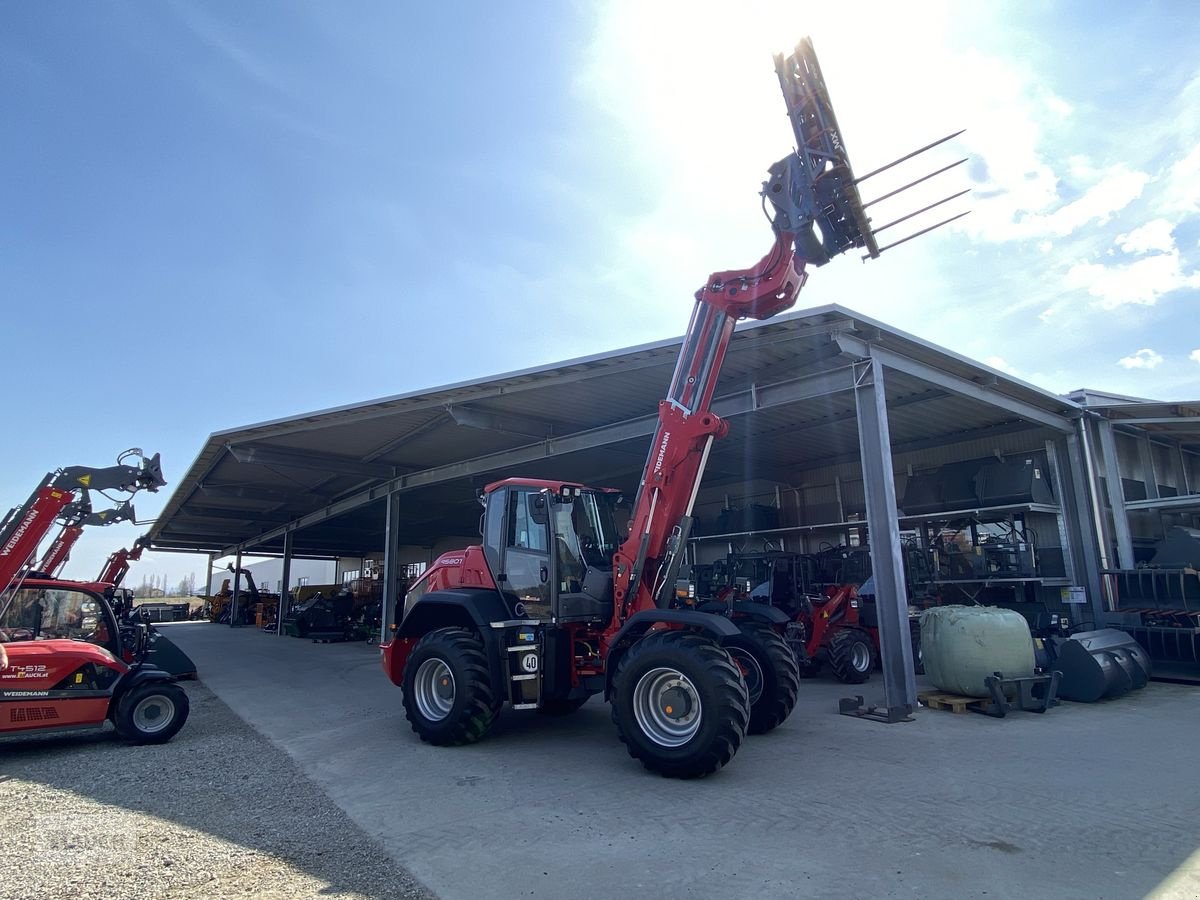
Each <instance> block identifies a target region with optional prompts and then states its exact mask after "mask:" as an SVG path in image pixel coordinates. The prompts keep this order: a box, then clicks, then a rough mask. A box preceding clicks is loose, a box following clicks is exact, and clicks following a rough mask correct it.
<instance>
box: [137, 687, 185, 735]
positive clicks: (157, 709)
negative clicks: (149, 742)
mask: <svg viewBox="0 0 1200 900" xmlns="http://www.w3.org/2000/svg"><path fill="white" fill-rule="evenodd" d="M174 721H175V701H174V700H172V699H171V698H170V697H168V696H166V695H165V694H151V695H150V696H149V697H143V698H142V699H141V700H139V701H138V705H137V706H135V707H134V708H133V726H134V727H135V728H136V729H137V730H138V731H140V732H142V733H143V734H157V733H158V732H160V731H162V730H163V729H164V728H168V727H170V725H171V723H172V722H174Z"/></svg>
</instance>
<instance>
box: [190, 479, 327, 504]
mask: <svg viewBox="0 0 1200 900" xmlns="http://www.w3.org/2000/svg"><path fill="white" fill-rule="evenodd" d="M197 487H198V488H199V489H200V491H201V492H202V493H205V494H211V495H213V496H214V497H234V498H237V499H239V500H259V501H262V502H263V503H275V504H278V503H289V502H304V501H305V500H306V499H309V500H317V501H318V502H324V501H327V500H328V499H329V495H328V494H321V493H318V492H316V491H314V490H312V489H311V488H310V489H308V490H303V491H300V490H297V491H287V490H284V489H282V488H265V487H259V486H258V485H255V484H238V483H235V482H208V483H204V482H201V483H200V484H199V485H197Z"/></svg>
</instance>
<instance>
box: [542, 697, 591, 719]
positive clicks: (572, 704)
mask: <svg viewBox="0 0 1200 900" xmlns="http://www.w3.org/2000/svg"><path fill="white" fill-rule="evenodd" d="M588 699H589V698H588V697H578V698H576V699H574V700H561V699H556V700H543V701H542V705H541V706H539V707H538V715H540V716H551V717H553V718H558V717H561V716H569V715H570V714H571V713H573V712H575V710H577V709H579V707H581V706H583V704H585V703H587V702H588Z"/></svg>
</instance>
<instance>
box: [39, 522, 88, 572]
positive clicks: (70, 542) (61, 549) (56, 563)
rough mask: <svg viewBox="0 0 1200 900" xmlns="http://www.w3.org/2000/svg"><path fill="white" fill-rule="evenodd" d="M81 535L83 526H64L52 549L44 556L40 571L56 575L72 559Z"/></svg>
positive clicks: (51, 546)
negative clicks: (73, 550) (72, 553)
mask: <svg viewBox="0 0 1200 900" xmlns="http://www.w3.org/2000/svg"><path fill="white" fill-rule="evenodd" d="M81 534H83V526H82V525H64V526H63V530H62V531H60V532H59V533H58V537H56V538H55V539H54V541H53V543H51V544H50V548H49V549H48V550H47V551H46V552H45V554H43V555H42V559H41V561H40V562H39V563H38V571H39V572H45V573H46V574H47V575H54V574H56V573H57V572H58V570H59V569H60V568H62V566H63V564H64V563H65V562H66V561H67V560H68V559H69V558H70V556H71V548H72V547H74V546H75V542H76V541H77V540H79V536H80V535H81Z"/></svg>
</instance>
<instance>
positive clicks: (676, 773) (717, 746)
mask: <svg viewBox="0 0 1200 900" xmlns="http://www.w3.org/2000/svg"><path fill="white" fill-rule="evenodd" d="M672 703H678V704H679V708H680V709H681V710H682V713H683V714H682V715H680V716H675V715H674V710H673V709H672V706H671V705H670V704H672ZM612 719H613V724H614V725H616V726H617V734H618V736H619V737H620V738H621V741H622V742H623V743H624V744H625V747H626V749H628V750H629V755H630V756H632V757H633V758H634V759H636V760H639V761H640V762H641V763H642V765H643V766H645V767H646V768H647V769H649V770H650V771H651V772H657V773H659V774H660V775H663V776H664V777H667V778H702V777H703V776H705V775H711V774H713V773H714V772H716V771H717V770H718V769H720V768H721V766H723V765H725V764H727V763H728V762H729V761H730V760H731V759H733V756H734V754H735V753H737V751H738V748H739V747H740V746H741V745H742V740H743V739H744V738H745V736H746V727H747V725H748V724H749V721H750V703H749V697H748V695H747V693H746V682H745V681H743V680H742V674H741V672H740V671H738V668H737V666H735V665H734V664H733V660H732V659H730V658H729V654H728V653H726V652H725V651H724V650H723V649H721V647H719V646H718V645H717V644H715V643H714V642H713V641H711V640H709V639H708V638H706V637H701V636H700V635H698V634H693V633H691V632H684V631H664V632H657V633H655V634H651V635H648V636H646V637H644V638H642V639H641V640H640V641H638V642H637V643H636V644H634V645H633V646H632V647H630V648H629V650H628V651H627V652H626V653H625V655H624V656H623V657H622V658H621V661H620V663H619V666H618V669H617V674H616V677H615V678H614V679H613V693H612ZM647 729H649V731H648V730H647ZM655 732H657V733H655Z"/></svg>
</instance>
